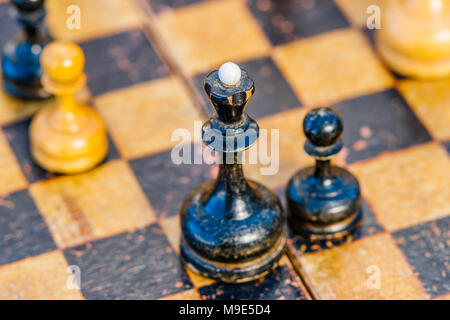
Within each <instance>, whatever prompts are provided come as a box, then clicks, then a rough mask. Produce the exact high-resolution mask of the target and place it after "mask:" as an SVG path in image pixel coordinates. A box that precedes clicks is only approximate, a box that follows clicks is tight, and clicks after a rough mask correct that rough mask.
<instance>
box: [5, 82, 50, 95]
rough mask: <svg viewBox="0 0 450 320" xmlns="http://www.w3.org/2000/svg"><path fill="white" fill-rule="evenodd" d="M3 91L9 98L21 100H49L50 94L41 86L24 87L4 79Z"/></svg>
mask: <svg viewBox="0 0 450 320" xmlns="http://www.w3.org/2000/svg"><path fill="white" fill-rule="evenodd" d="M2 81H3V88H4V90H5V91H6V92H7V93H8V94H9V95H11V96H13V97H15V98H19V99H23V100H43V99H47V98H50V97H51V96H52V94H51V93H49V92H47V91H46V90H45V89H44V88H42V87H41V86H25V85H19V84H17V83H14V82H12V81H11V80H8V79H7V78H4V79H3V80H2Z"/></svg>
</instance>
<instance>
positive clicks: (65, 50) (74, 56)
mask: <svg viewBox="0 0 450 320" xmlns="http://www.w3.org/2000/svg"><path fill="white" fill-rule="evenodd" d="M41 66H42V69H43V71H44V75H45V76H47V77H48V78H50V79H51V80H52V81H54V82H66V83H67V82H72V81H76V80H78V79H79V78H80V77H81V76H83V75H84V72H83V69H84V53H83V50H81V48H80V47H79V46H78V45H76V44H75V43H72V42H68V41H55V42H52V43H50V44H49V45H47V46H46V47H45V48H44V50H43V51H42V54H41Z"/></svg>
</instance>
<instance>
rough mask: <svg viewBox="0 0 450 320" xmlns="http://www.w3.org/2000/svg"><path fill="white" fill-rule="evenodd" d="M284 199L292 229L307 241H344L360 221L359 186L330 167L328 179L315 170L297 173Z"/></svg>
mask: <svg viewBox="0 0 450 320" xmlns="http://www.w3.org/2000/svg"><path fill="white" fill-rule="evenodd" d="M286 196H287V207H288V220H289V224H290V226H291V228H292V229H293V230H294V231H295V232H296V233H298V234H301V235H302V236H303V237H304V238H306V239H309V240H324V239H338V238H341V237H344V236H346V235H347V234H349V233H351V232H353V230H354V229H355V227H356V224H357V222H358V221H359V220H360V219H361V205H360V204H361V196H360V189H359V183H358V181H357V180H356V178H355V177H354V176H353V175H352V174H351V173H350V172H348V171H347V170H345V169H343V168H339V167H335V166H333V167H331V173H330V174H329V176H327V177H320V176H317V175H316V171H315V168H314V167H308V168H305V169H303V170H300V171H299V172H298V173H297V174H295V175H294V176H293V177H292V179H291V180H290V181H289V183H288V186H287V189H286Z"/></svg>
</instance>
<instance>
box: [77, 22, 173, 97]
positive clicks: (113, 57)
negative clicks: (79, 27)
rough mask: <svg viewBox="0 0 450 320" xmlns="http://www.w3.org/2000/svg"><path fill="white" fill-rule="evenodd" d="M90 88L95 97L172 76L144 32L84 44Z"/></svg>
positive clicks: (82, 44)
mask: <svg viewBox="0 0 450 320" xmlns="http://www.w3.org/2000/svg"><path fill="white" fill-rule="evenodd" d="M80 45H81V48H82V49H83V51H84V53H85V55H86V68H85V69H86V73H87V76H88V86H89V89H90V90H91V92H92V93H93V94H94V95H99V94H103V93H106V92H108V91H112V90H116V89H119V88H124V87H129V86H131V85H134V84H137V83H140V82H145V81H150V80H153V79H157V78H161V77H165V76H167V75H169V70H168V68H167V66H166V65H165V64H164V63H163V62H162V60H161V58H160V57H159V56H158V54H157V53H156V51H155V49H154V48H153V46H152V44H151V43H150V42H149V40H148V38H147V36H146V35H145V34H144V32H143V31H142V30H132V31H128V32H124V33H119V34H114V35H112V36H108V37H104V38H97V39H94V40H90V41H86V42H82V43H81V44H80Z"/></svg>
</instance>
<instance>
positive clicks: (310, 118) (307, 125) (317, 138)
mask: <svg viewBox="0 0 450 320" xmlns="http://www.w3.org/2000/svg"><path fill="white" fill-rule="evenodd" d="M343 130H344V123H343V121H342V118H341V115H340V114H339V113H338V112H337V111H335V110H333V109H331V108H316V109H313V110H311V111H310V112H308V114H307V115H306V117H305V119H304V120H303V131H304V133H305V135H306V137H307V138H308V140H309V141H310V142H311V143H312V144H313V145H316V146H319V147H325V146H330V145H332V144H335V143H336V142H338V141H339V138H340V137H341V135H342V132H343Z"/></svg>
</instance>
